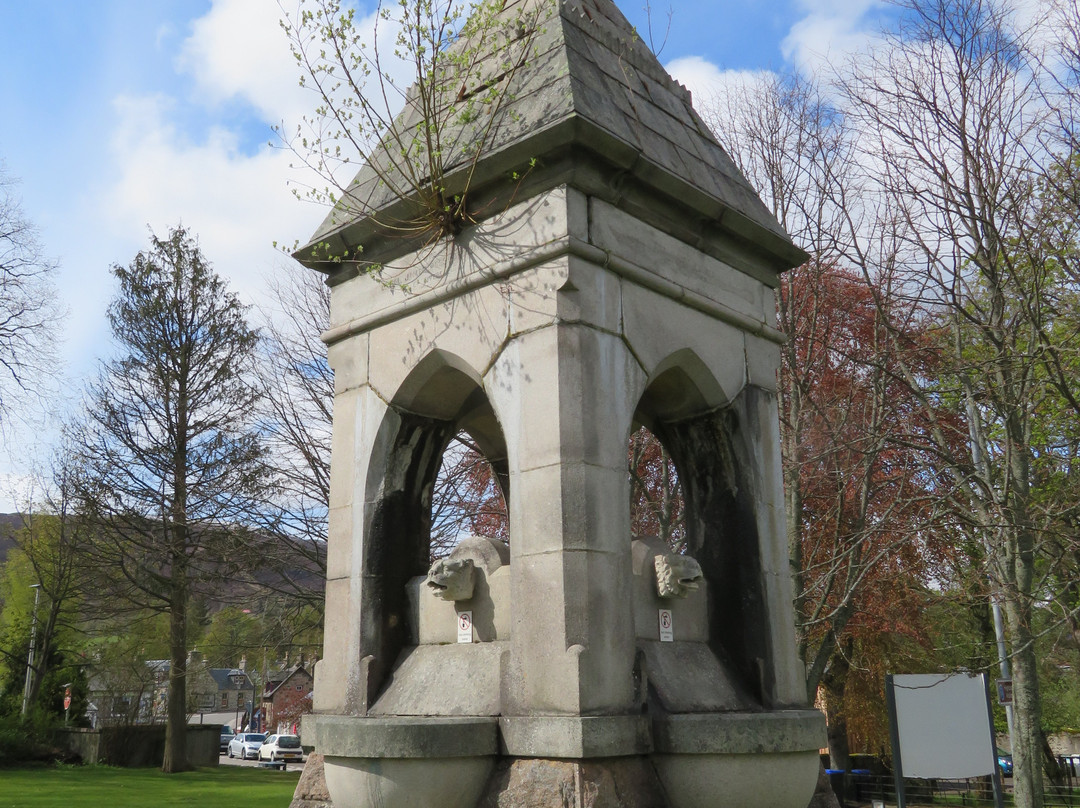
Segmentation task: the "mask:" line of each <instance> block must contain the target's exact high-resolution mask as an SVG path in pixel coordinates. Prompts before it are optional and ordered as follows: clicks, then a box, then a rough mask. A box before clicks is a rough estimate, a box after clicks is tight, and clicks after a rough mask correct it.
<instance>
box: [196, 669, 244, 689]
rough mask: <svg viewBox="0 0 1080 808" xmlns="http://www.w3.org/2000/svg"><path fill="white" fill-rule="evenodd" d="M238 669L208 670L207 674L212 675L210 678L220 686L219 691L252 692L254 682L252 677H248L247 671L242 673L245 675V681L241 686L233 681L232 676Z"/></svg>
mask: <svg viewBox="0 0 1080 808" xmlns="http://www.w3.org/2000/svg"><path fill="white" fill-rule="evenodd" d="M237 670H238V668H207V669H206V672H207V673H208V674H210V678H212V679H213V680H214V682H215V683H216V684H217V686H218V691H222V690H251V687H252V682H251V677H250V676H248V673H247V671H240V672H241V673H243V674H244V681H243V682H242V683H240V684H239V685H238V684H237V683H236V682H234V681H233V680H232V678H231V677H230V674H232V673H234V672H236V671H237Z"/></svg>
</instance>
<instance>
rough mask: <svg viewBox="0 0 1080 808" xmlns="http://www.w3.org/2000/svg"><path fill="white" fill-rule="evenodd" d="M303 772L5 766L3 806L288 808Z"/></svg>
mask: <svg viewBox="0 0 1080 808" xmlns="http://www.w3.org/2000/svg"><path fill="white" fill-rule="evenodd" d="M299 779H300V770H299V769H297V770H296V771H288V772H279V771H275V770H272V769H252V768H241V767H239V766H220V767H210V768H204V769H199V770H197V771H193V772H185V773H184V774H162V773H161V772H160V771H159V770H158V769H114V768H111V767H106V766H61V767H58V768H53V767H45V766H42V767H35V768H25V769H3V768H0V808H172V807H173V806H192V807H193V808H287V807H288V805H289V802H290V801H291V800H292V795H293V791H295V790H296V782H297V780H299Z"/></svg>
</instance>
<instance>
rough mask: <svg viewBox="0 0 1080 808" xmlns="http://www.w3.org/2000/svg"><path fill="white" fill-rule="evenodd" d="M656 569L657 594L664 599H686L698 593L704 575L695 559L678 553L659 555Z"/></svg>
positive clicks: (655, 561) (655, 560)
mask: <svg viewBox="0 0 1080 808" xmlns="http://www.w3.org/2000/svg"><path fill="white" fill-rule="evenodd" d="M653 563H654V566H655V567H656V593H657V594H658V595H659V596H660V597H662V598H685V597H686V596H687V595H689V594H690V593H691V592H696V591H697V589H698V586H699V585H700V583H701V581H702V578H703V575H702V572H701V565H700V564H698V563H697V561H695V560H694V559H693V558H691V557H690V556H687V555H679V554H678V553H668V554H666V555H658V556H656V558H655V559H654V562H653Z"/></svg>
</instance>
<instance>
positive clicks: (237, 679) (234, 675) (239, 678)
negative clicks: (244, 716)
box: [229, 668, 244, 732]
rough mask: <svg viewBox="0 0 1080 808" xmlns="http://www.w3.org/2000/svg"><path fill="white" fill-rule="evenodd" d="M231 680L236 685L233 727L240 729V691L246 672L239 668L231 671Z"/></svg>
mask: <svg viewBox="0 0 1080 808" xmlns="http://www.w3.org/2000/svg"><path fill="white" fill-rule="evenodd" d="M229 681H230V682H232V683H233V684H234V685H236V714H235V715H234V716H233V729H235V730H236V731H237V732H239V731H240V691H241V686H242V685H243V683H244V672H243V671H242V670H240V669H239V668H233V669H232V670H231V671H229Z"/></svg>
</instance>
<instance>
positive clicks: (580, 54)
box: [296, 0, 804, 268]
mask: <svg viewBox="0 0 1080 808" xmlns="http://www.w3.org/2000/svg"><path fill="white" fill-rule="evenodd" d="M500 18H501V19H503V20H504V21H518V22H513V23H511V24H516V25H520V20H529V21H530V23H533V21H535V23H534V24H535V35H534V36H532V37H531V38H528V39H525V40H518V41H510V43H509V44H504V45H502V46H501V47H498V48H496V47H493V48H492V53H491V54H490V56H489V58H487V59H486V61H485V60H481V64H480V67H479V69H478V70H476V71H474V75H473V76H471V77H469V78H467V79H466V80H465V81H464V82H460V83H459V82H457V81H454V82H446V85H447V86H448V87H451V85H452V87H451V90H450V91H451V92H456V94H457V99H461V98H463V97H464V98H468V97H469V96H471V95H473V94H474V93H480V92H482V91H483V90H484V89H486V87H487V86H488V84H489V83H490V82H492V81H499V80H500V74H499V71H500V69H501V70H503V71H505V65H506V64H508V63H509V62H510V61H511V60H514V59H517V60H519V61H520V64H521V67H520V68H519V69H517V70H516V71H514V72H513V73H512V75H511V77H510V78H509V79H508V80H506V87H505V90H503V92H505V94H506V95H505V96H504V98H503V101H502V104H501V105H500V106H499V108H498V109H497V111H495V113H494V115H495V120H491V119H490V113H484V112H483V111H482V112H481V113H480V114H479V115H478V116H476V117H474V118H472V119H470V120H467V121H466V120H464V119H463V118H452V117H448V118H447V120H449V121H450V123H449V124H448V125H446V126H445V127H444V131H443V132H442V142H443V153H444V155H446V157H445V161H444V163H445V165H446V167H447V168H446V174H447V185H448V187H451V188H452V186H453V181H452V175H453V171H454V169H455V167H458V168H464V169H467V168H468V166H469V165H470V164H471V163H472V158H473V156H474V153H475V152H474V150H475V148H476V144H477V143H479V142H482V143H483V144H484V147H483V148H484V151H483V154H482V155H481V157H480V160H479V161H478V163H477V165H476V167H475V170H474V173H473V176H472V185H471V186H470V187H473V188H475V187H476V186H477V184H479V183H480V182H482V181H483V180H484V178H485V177H486V178H489V179H490V178H494V177H496V176H498V177H505V175H506V173H507V172H508V171H509V170H511V169H513V168H515V167H520V166H522V165H528V164H530V163H534V162H536V161H537V159H542V158H543V157H545V156H546V155H548V154H551V153H554V152H556V151H557V150H559V149H565V148H566V147H568V146H574V145H581V146H585V147H586V148H588V149H589V150H590V151H592V152H593V153H594V154H595V155H596V156H597V157H598V158H599V159H601V160H606V161H609V162H612V163H613V164H615V165H616V166H618V167H619V168H620V169H621V170H623V171H629V172H631V173H633V174H634V175H636V176H637V177H639V178H641V179H642V180H643V181H645V182H646V183H647V184H648V185H649V186H651V187H652V188H653V189H655V190H656V191H659V192H660V193H663V194H665V195H666V196H668V197H669V198H671V199H674V200H678V201H679V202H680V203H681V204H683V205H687V206H689V207H690V208H691V209H693V210H694V211H695V213H696V214H697V217H701V218H704V219H705V220H707V221H711V222H713V223H715V224H717V225H718V226H719V227H720V228H721V229H723V230H726V231H728V232H731V233H734V234H736V235H738V236H740V237H742V238H744V239H746V240H748V241H751V242H753V243H754V244H755V245H756V246H757V248H758V249H759V250H761V251H762V252H764V253H766V254H768V255H771V256H772V260H773V261H774V262H775V263H776V264H777V266H778V267H780V268H783V267H787V266H794V265H795V264H797V263H800V262H801V261H802V260H804V256H803V254H802V252H801V251H800V250H799V249H798V248H796V247H795V246H794V245H793V244H792V243H791V241H790V239H789V237H788V236H787V234H786V233H785V232H784V230H783V228H782V227H781V226H780V225H779V224H778V223H777V221H776V219H775V218H774V217H773V215H772V214H771V212H770V211H769V210H768V209H767V208H766V207H765V205H764V204H763V203H762V202H761V200H760V198H759V197H758V196H757V194H756V193H755V192H754V190H753V189H752V188H751V187H750V185H749V183H748V182H747V181H746V179H745V178H744V177H743V175H742V173H741V172H740V171H739V169H738V168H737V167H736V166H735V163H734V162H733V161H732V159H731V158H730V157H729V156H728V154H727V153H726V152H725V151H724V149H723V148H722V147H721V146H720V145H719V144H718V143H717V142H716V139H715V138H714V137H713V135H712V133H711V132H710V131H709V128H708V126H707V125H706V124H705V123H704V121H703V120H702V119H701V117H700V116H699V115H698V114H697V112H695V110H694V108H693V105H692V103H691V97H690V93H689V91H687V90H686V88H684V87H683V86H682V85H680V84H678V83H677V82H676V81H674V80H673V79H672V78H671V77H670V76H669V75H668V74H667V72H666V71H665V70H664V68H663V67H662V66H661V65H660V63H659V61H658V60H657V59H656V57H655V56H654V55H653V54H652V52H651V51H650V50H649V48H648V47H647V46H646V44H645V43H644V42H643V41H642V40H641V38H640V37H639V36H638V34H637V33H636V31H635V30H634V28H633V26H631V25H630V23H629V22H628V21H627V20H626V18H625V17H624V16H623V15H622V13H621V12H620V11H619V9H618V8H617V7H616V5H615V3H614V2H612V0H507V3H506V6H505V8H504V9H503V11H502V12H501V14H500ZM492 39H494V37H492ZM511 39H512V38H511ZM521 42H525V43H526V44H521ZM469 46H470V44H469V43H465V44H461V43H459V44H458V45H455V47H459V48H460V47H469ZM515 47H518V48H528V49H529V50H528V52H527V53H520V52H519V53H518V54H508V53H507V51H508V50H510V49H513V48H515ZM453 103H454V102H453V100H451V101H450V104H449V107H452V106H453ZM449 107H448V108H449ZM485 115H487V116H488V117H485ZM420 123H421V118H420V116H419V114H418V113H417V111H416V109H415V108H414V107H413V106H412V105H411V104H410V103H409V102H408V101H407V102H406V107H405V110H404V111H403V112H402V113H401V114H400V115H399V117H398V118H397V120H396V122H395V127H396V128H397V129H398V131H410V129H411V128H412V127H416V126H417V125H418V124H420ZM485 132H487V134H486V135H485V134H484V133H485ZM369 160H370V161H375V162H376V163H377V165H378V166H379V170H375V168H373V167H372V165H370V164H367V165H365V166H363V167H362V168H361V169H360V171H359V172H358V173H357V175H356V177H355V179H354V180H353V182H352V184H351V186H350V188H349V195H348V197H351V198H352V199H353V200H356V201H355V202H353V203H352V205H351V206H350V205H349V204H348V202H347V199H346V200H345V201H343V202H341V203H339V204H338V206H337V207H336V208H335V209H334V210H333V211H331V213H330V215H328V216H327V218H326V219H325V221H324V222H323V223H322V225H321V226H320V227H319V229H318V230H317V231H316V232H315V234H314V235H313V236H312V239H311V242H310V244H309V245H308V246H307V247H305V248H302V249H301V250H300V251H298V252H297V253H296V257H297V258H299V259H300V260H302V261H304V260H305V257H307V258H308V260H306V261H305V263H309V264H311V265H313V266H314V265H317V264H318V262H317V261H314V260H311V258H310V256H311V255H312V252H311V248H312V247H313V246H314V245H316V244H319V243H322V244H326V245H329V247H330V249H331V251H335V250H338V251H340V250H344V249H348V250H350V251H352V250H353V249H354V248H355V247H356V246H357V245H358V244H360V243H362V242H363V241H364V238H363V235H362V234H363V233H365V232H368V233H370V231H371V228H370V224H369V225H368V227H365V226H364V222H365V220H369V219H371V218H372V214H373V213H374V218H376V219H377V218H379V216H380V214H379V212H380V211H385V210H387V209H388V208H390V207H391V206H392V205H393V204H394V203H395V202H398V201H399V200H400V198H401V197H402V196H403V195H404V194H403V193H402V192H401V190H400V188H404V187H407V186H408V183H404V182H403V183H401V185H400V186H399V185H398V183H395V182H393V181H392V178H393V177H395V176H400V174H398V173H397V172H395V170H394V169H393V167H392V166H391V165H390V160H389V159H388V157H387V155H386V153H385V152H382V151H381V150H380V149H376V150H375V151H374V153H373V154H372V155H370V157H369ZM462 173H464V172H462ZM387 177H390V178H391V181H390V182H387Z"/></svg>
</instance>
